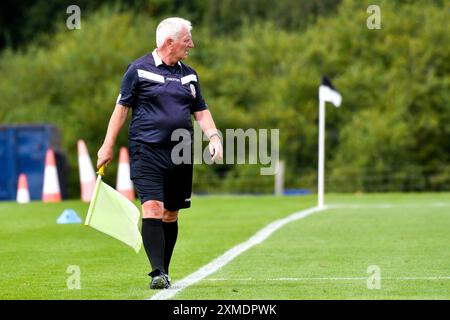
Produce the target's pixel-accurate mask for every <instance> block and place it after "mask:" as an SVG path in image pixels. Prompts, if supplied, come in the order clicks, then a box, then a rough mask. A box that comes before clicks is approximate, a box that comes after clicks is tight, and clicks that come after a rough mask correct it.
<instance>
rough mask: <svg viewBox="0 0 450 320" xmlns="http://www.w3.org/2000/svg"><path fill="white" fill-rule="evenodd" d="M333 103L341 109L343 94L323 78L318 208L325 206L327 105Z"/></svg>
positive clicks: (321, 88) (320, 95)
mask: <svg viewBox="0 0 450 320" xmlns="http://www.w3.org/2000/svg"><path fill="white" fill-rule="evenodd" d="M326 102H331V103H332V104H334V106H335V107H339V106H340V105H341V102H342V96H341V94H340V93H339V92H338V91H337V90H336V89H335V88H334V87H333V85H332V84H331V81H330V80H329V79H328V78H327V77H326V76H322V83H321V85H320V86H319V158H318V160H319V161H318V168H317V171H318V173H317V178H318V179H317V206H318V207H319V208H322V207H324V205H325V200H324V198H325V104H326Z"/></svg>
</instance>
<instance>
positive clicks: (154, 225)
mask: <svg viewBox="0 0 450 320" xmlns="http://www.w3.org/2000/svg"><path fill="white" fill-rule="evenodd" d="M142 242H143V244H144V248H145V252H146V253H147V257H148V260H149V261H150V264H151V266H152V268H153V270H152V272H151V273H150V274H149V275H151V276H153V275H157V274H158V273H159V271H162V272H165V269H164V247H165V245H164V243H165V241H164V229H163V223H162V220H161V219H153V218H143V219H142Z"/></svg>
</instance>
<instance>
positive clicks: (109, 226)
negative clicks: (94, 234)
mask: <svg viewBox="0 0 450 320" xmlns="http://www.w3.org/2000/svg"><path fill="white" fill-rule="evenodd" d="M103 172H104V166H102V167H101V168H100V169H99V171H98V172H97V173H98V177H97V183H96V185H95V189H94V193H93V195H92V200H91V203H90V205H89V210H88V214H87V217H86V221H85V222H84V224H85V225H87V226H91V227H92V228H94V229H97V230H98V231H101V232H103V233H106V234H107V235H109V236H111V237H113V238H116V239H117V240H120V241H122V242H124V243H125V244H127V245H128V246H130V247H132V248H133V249H134V251H136V253H138V252H139V250H140V249H141V246H142V237H141V234H140V232H139V226H138V224H139V218H140V212H139V210H138V208H137V207H136V206H135V205H134V203H133V202H131V201H130V200H128V199H127V198H126V197H125V196H123V195H122V194H121V193H120V192H118V191H116V190H115V189H114V188H112V187H110V186H109V185H107V184H106V183H104V182H103V181H102V175H103V174H104V173H103Z"/></svg>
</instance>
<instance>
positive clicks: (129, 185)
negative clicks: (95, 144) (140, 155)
mask: <svg viewBox="0 0 450 320" xmlns="http://www.w3.org/2000/svg"><path fill="white" fill-rule="evenodd" d="M116 190H117V191H119V192H120V193H121V194H123V195H124V196H125V197H127V198H128V199H130V200H134V189H133V182H131V179H130V159H129V157H128V149H127V148H126V147H122V148H120V155H119V168H118V170H117V183H116Z"/></svg>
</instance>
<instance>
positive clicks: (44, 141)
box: [0, 125, 68, 200]
mask: <svg viewBox="0 0 450 320" xmlns="http://www.w3.org/2000/svg"><path fill="white" fill-rule="evenodd" d="M60 147H61V135H60V132H59V130H58V128H56V127H55V126H53V125H9V126H0V200H16V194H17V182H18V178H19V174H21V173H25V174H26V175H27V181H28V189H29V191H30V198H31V200H40V199H41V197H42V187H43V183H44V169H45V154H46V152H47V149H48V148H51V149H53V150H54V152H55V158H56V164H57V168H58V178H59V184H60V188H61V195H62V197H63V198H65V197H66V196H67V192H66V191H67V183H66V178H65V177H67V168H68V167H67V162H66V157H65V156H64V154H62V152H61V148H60Z"/></svg>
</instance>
